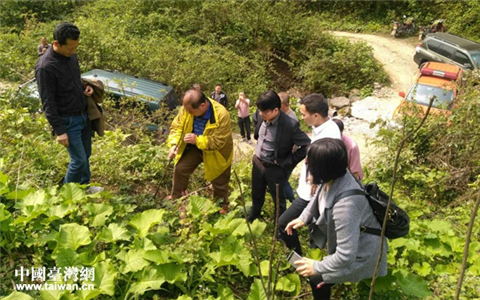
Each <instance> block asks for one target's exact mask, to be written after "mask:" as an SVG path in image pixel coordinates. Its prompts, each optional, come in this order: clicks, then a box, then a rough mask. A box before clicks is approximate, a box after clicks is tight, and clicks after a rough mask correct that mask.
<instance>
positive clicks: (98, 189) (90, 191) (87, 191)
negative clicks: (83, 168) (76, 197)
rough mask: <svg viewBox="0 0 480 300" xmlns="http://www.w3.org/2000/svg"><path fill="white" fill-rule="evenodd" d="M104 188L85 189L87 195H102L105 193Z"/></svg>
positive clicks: (90, 187) (91, 187) (92, 187)
mask: <svg viewBox="0 0 480 300" xmlns="http://www.w3.org/2000/svg"><path fill="white" fill-rule="evenodd" d="M103 190H104V188H103V187H101V186H93V185H91V186H89V187H88V188H86V189H85V193H87V194H96V193H100V192H103Z"/></svg>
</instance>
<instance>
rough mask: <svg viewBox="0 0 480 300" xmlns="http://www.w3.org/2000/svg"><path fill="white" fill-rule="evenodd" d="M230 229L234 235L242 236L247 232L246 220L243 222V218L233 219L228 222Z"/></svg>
mask: <svg viewBox="0 0 480 300" xmlns="http://www.w3.org/2000/svg"><path fill="white" fill-rule="evenodd" d="M230 230H232V235H234V236H244V235H245V234H247V233H248V226H247V222H245V219H233V220H232V222H230Z"/></svg>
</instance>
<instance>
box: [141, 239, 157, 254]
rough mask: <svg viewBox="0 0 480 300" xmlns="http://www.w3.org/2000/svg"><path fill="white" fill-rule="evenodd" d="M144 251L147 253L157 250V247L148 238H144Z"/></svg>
mask: <svg viewBox="0 0 480 300" xmlns="http://www.w3.org/2000/svg"><path fill="white" fill-rule="evenodd" d="M142 241H143V246H142V249H143V250H145V251H151V250H157V246H155V244H154V243H153V242H152V241H151V240H150V239H148V238H144V239H143V240H142Z"/></svg>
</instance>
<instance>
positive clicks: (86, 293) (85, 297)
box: [62, 289, 101, 300]
mask: <svg viewBox="0 0 480 300" xmlns="http://www.w3.org/2000/svg"><path fill="white" fill-rule="evenodd" d="M100 294H101V293H100V291H99V290H97V289H94V290H78V291H76V292H75V295H76V296H77V297H79V298H80V299H81V300H90V299H97V298H98V296H99V295H100ZM62 299H63V298H62Z"/></svg>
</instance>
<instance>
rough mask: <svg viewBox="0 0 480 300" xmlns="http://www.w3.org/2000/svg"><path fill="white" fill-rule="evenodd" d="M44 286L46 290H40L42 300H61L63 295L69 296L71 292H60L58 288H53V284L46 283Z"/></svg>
mask: <svg viewBox="0 0 480 300" xmlns="http://www.w3.org/2000/svg"><path fill="white" fill-rule="evenodd" d="M45 284H46V285H47V286H48V288H47V289H44V288H42V290H41V291H40V295H41V296H42V300H58V299H60V298H62V296H63V295H66V294H71V291H67V290H60V288H59V287H58V286H55V283H53V282H47V283H45ZM57 284H59V283H57Z"/></svg>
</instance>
